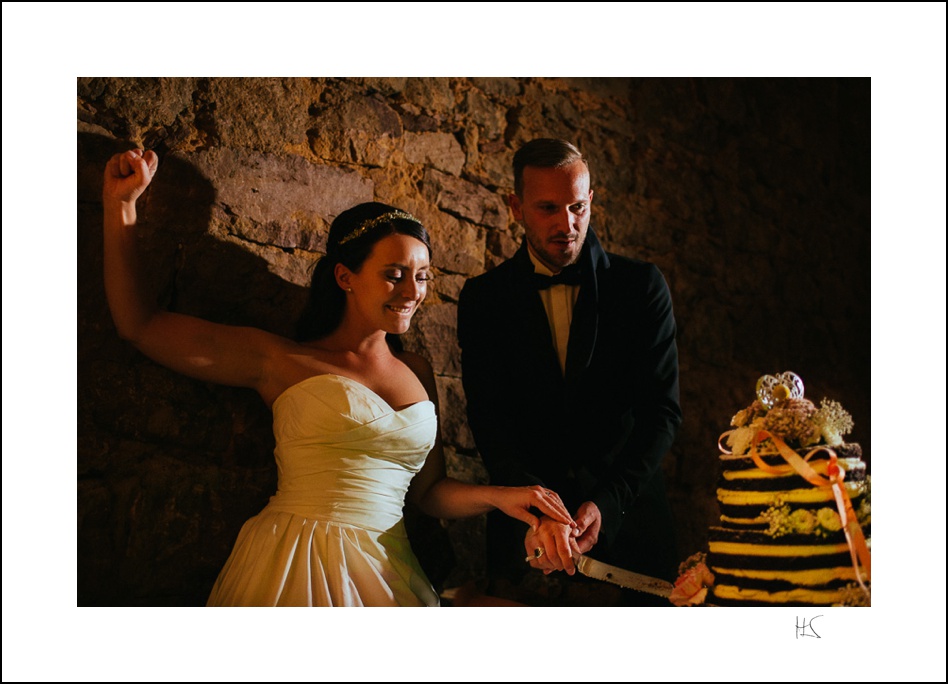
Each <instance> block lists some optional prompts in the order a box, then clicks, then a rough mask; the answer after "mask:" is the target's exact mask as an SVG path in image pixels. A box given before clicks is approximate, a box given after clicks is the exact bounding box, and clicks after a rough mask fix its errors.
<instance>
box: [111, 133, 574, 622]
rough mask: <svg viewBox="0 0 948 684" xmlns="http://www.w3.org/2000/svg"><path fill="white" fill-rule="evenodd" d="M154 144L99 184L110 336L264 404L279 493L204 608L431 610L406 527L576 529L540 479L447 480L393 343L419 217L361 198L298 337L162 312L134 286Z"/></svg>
mask: <svg viewBox="0 0 948 684" xmlns="http://www.w3.org/2000/svg"><path fill="white" fill-rule="evenodd" d="M157 168H158V157H157V156H156V155H155V153H154V152H151V151H147V152H146V151H142V150H129V151H127V152H123V153H121V154H117V155H115V156H114V157H112V158H111V159H110V160H109V162H108V164H107V165H106V169H105V178H104V184H103V211H104V231H105V234H104V248H105V255H104V257H105V287H106V296H107V299H108V304H109V309H110V311H111V313H112V318H113V320H114V322H115V326H116V329H117V331H118V334H119V335H120V336H121V337H122V338H123V339H125V340H128V341H129V342H130V343H131V344H133V345H134V346H135V347H137V348H138V349H139V350H141V351H142V352H143V353H144V354H146V355H147V356H148V357H150V358H151V359H153V360H154V361H156V362H158V363H160V364H162V365H164V366H167V367H168V368H171V369H173V370H175V371H177V372H180V373H183V374H185V375H188V376H191V377H194V378H198V379H200V380H205V381H209V382H216V383H222V384H225V385H232V386H240V387H249V388H253V389H254V390H256V391H257V393H258V394H259V395H260V397H261V398H262V399H263V401H264V402H265V403H266V404H267V406H269V407H270V408H271V410H272V411H273V429H274V435H275V436H276V449H275V451H274V455H275V458H276V461H277V468H278V484H277V492H276V493H275V495H274V496H273V497H271V499H270V502H269V503H268V504H267V506H266V507H265V508H264V509H263V510H262V511H261V512H260V513H259V514H258V515H256V516H254V517H253V518H251V519H250V520H248V521H247V522H246V523H245V524H244V526H243V527H242V529H241V531H240V534H239V536H238V538H237V541H236V543H235V545H234V549H233V551H232V552H231V555H230V557H229V558H228V560H227V562H226V563H225V565H224V568H223V569H222V570H221V573H220V575H219V576H218V578H217V581H216V583H215V584H214V587H213V589H212V591H211V595H210V598H209V599H208V605H245V606H251V605H253V606H264V605H267V606H275V605H296V606H300V605H303V606H352V605H371V606H384V605H403V606H416V605H438V596H437V594H436V593H435V591H434V589H433V588H432V586H431V583H430V582H429V581H428V579H427V578H426V577H425V574H424V572H423V570H422V569H421V566H420V565H419V563H418V561H417V559H416V558H415V555H414V553H413V552H412V550H411V547H410V544H409V541H408V537H407V534H406V532H405V526H404V523H403V521H402V507H403V505H404V502H405V500H406V497H407V499H409V500H410V501H412V502H413V503H415V504H417V506H418V507H419V508H420V509H421V510H422V511H424V512H425V513H427V514H429V515H432V516H435V517H438V518H461V517H467V516H474V515H479V514H482V513H486V512H488V511H490V510H492V509H495V508H496V509H500V510H501V511H503V512H504V513H506V514H507V515H509V516H511V517H514V518H517V519H519V520H522V521H524V522H526V523H528V524H530V525H531V526H534V527H535V526H536V525H537V523H538V522H539V521H538V518H537V517H536V515H534V513H532V512H531V509H536V510H537V511H539V512H541V513H543V514H546V515H549V516H552V517H554V518H555V519H557V520H558V521H560V522H562V523H564V524H572V519H571V518H570V516H569V513H568V512H567V510H566V508H565V507H564V505H563V503H562V501H561V500H560V498H559V496H557V495H556V494H555V493H554V492H552V491H550V490H547V489H544V488H542V487H537V486H533V487H494V486H487V485H474V484H468V483H464V482H461V481H459V480H455V479H453V478H450V477H447V475H446V471H445V464H444V454H443V451H442V446H441V438H440V430H439V428H438V420H437V415H438V413H437V412H438V403H437V402H438V399H437V397H438V395H437V389H436V386H435V380H434V374H433V372H432V370H431V366H430V364H429V363H428V362H427V361H426V360H425V359H424V358H422V357H421V356H419V355H417V354H413V353H410V352H406V351H402V350H401V346H400V344H399V343H398V338H397V335H399V334H401V333H404V332H405V331H406V330H408V328H409V325H410V323H411V318H412V316H413V315H414V313H415V312H416V311H417V310H418V307H419V306H420V304H421V302H422V301H423V300H424V298H425V294H426V291H427V286H428V280H429V277H430V276H429V270H430V260H431V248H430V243H429V238H428V233H427V231H426V230H425V228H424V226H423V225H422V224H421V223H420V222H419V221H418V220H417V219H416V218H414V217H413V216H411V215H409V214H407V213H405V212H403V211H400V210H398V209H396V208H394V207H391V206H387V205H384V204H380V203H377V202H370V203H365V204H360V205H357V206H355V207H353V208H351V209H349V210H347V211H345V212H343V213H342V214H340V215H339V216H338V217H337V218H336V219H335V220H334V221H333V223H332V226H331V228H330V231H329V238H328V243H327V248H326V256H325V257H323V258H322V259H320V261H319V262H318V263H317V264H316V268H315V270H314V273H313V283H312V288H311V291H310V300H309V303H308V305H307V307H306V310H305V311H304V314H303V317H302V319H301V321H300V325H299V335H298V340H290V339H287V338H284V337H281V336H278V335H274V334H271V333H269V332H266V331H264V330H260V329H256V328H248V327H236V326H228V325H221V324H217V323H212V322H209V321H205V320H202V319H199V318H195V317H192V316H186V315H182V314H178V313H174V312H170V311H164V310H159V309H158V308H157V306H156V305H155V304H154V303H152V302H149V301H148V300H147V299H146V298H145V297H144V296H143V295H142V292H141V291H142V288H141V283H140V277H139V275H138V269H137V252H136V248H135V237H134V233H135V230H134V229H135V225H136V219H137V214H136V201H137V199H138V198H139V197H140V196H141V194H142V193H143V192H144V191H145V189H146V188H147V187H148V185H149V184H150V183H151V182H152V180H153V178H154V176H155V173H156V171H157Z"/></svg>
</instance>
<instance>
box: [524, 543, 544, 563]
mask: <svg viewBox="0 0 948 684" xmlns="http://www.w3.org/2000/svg"><path fill="white" fill-rule="evenodd" d="M542 555H543V547H542V546H538V547H536V548H535V549H533V555H532V556H527V557H526V558H524V559H523V560H524V561H525V562H527V563H529V562H530V561H532V560H538V559H539V558H540V556H542Z"/></svg>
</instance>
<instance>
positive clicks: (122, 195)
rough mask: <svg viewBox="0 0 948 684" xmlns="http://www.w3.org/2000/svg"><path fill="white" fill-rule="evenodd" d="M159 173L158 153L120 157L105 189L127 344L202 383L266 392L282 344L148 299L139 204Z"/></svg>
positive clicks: (113, 300) (111, 270)
mask: <svg viewBox="0 0 948 684" xmlns="http://www.w3.org/2000/svg"><path fill="white" fill-rule="evenodd" d="M157 170H158V157H157V155H156V154H155V153H154V152H152V151H150V150H149V151H147V152H144V151H142V150H129V151H127V152H122V153H121V154H116V155H115V156H113V157H112V158H111V159H110V160H109V162H108V164H107V165H106V168H105V177H104V179H103V186H102V208H103V214H104V231H105V232H104V236H103V241H104V250H105V253H104V264H105V294H106V298H107V300H108V304H109V310H110V311H111V313H112V320H113V321H114V322H115V327H116V329H117V331H118V334H119V336H121V337H122V338H123V339H125V340H128V341H129V342H131V343H132V344H133V345H135V347H137V348H138V349H139V350H140V351H141V352H142V353H144V354H145V355H146V356H148V357H149V358H151V359H153V360H154V361H156V362H158V363H160V364H162V365H164V366H167V367H168V368H171V369H172V370H175V371H178V372H179V373H183V374H185V375H189V376H191V377H194V378H198V379H200V380H207V381H210V382H217V383H221V384H225V385H233V386H240V387H252V388H254V389H257V390H258V391H260V390H261V387H262V386H263V383H264V382H265V380H266V376H267V362H268V359H269V358H270V350H271V349H272V348H273V347H274V345H275V344H277V341H278V339H279V338H277V337H276V336H274V335H271V334H270V333H267V332H265V331H263V330H258V329H256V328H245V327H236V326H228V325H221V324H218V323H212V322H210V321H205V320H202V319H200V318H195V317H193V316H185V315H182V314H177V313H172V312H168V311H163V310H160V309H159V308H158V306H157V303H156V302H154V301H149V299H148V298H147V297H145V296H144V294H143V287H142V282H141V275H140V269H139V254H138V249H137V245H136V234H135V233H136V230H135V227H136V222H137V219H138V214H137V209H136V202H137V200H138V198H139V197H140V196H141V195H142V193H143V192H144V191H145V189H146V188H147V187H148V186H149V184H150V183H151V182H152V179H153V178H154V176H155V173H156V172H157Z"/></svg>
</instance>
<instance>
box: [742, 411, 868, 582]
mask: <svg viewBox="0 0 948 684" xmlns="http://www.w3.org/2000/svg"><path fill="white" fill-rule="evenodd" d="M768 437H769V438H770V440H771V441H772V442H773V443H774V445H775V446H776V447H777V453H779V454H780V455H781V456H783V458H784V459H785V460H786V461H787V463H789V464H790V465H791V466H792V467H793V469H794V470H796V471H797V473H799V474H800V476H801V477H802V478H803V479H805V480H806V481H807V482H809V483H810V484H812V485H814V486H816V487H832V488H833V498H834V499H835V500H836V508H837V509H838V510H839V519H840V522H841V524H842V528H843V533H844V534H845V535H846V543H847V545H848V546H849V554H850V556H851V557H852V561H853V569H854V570H855V571H856V581H857V582H859V586H860V587H862V589H863V591H865V592H866V593H867V594H868V593H869V589H868V588H867V587H866V585H865V584H864V583H863V581H862V577H861V573H860V571H859V563H860V562H862V566H863V567H864V568H865V570H866V579H867V580H869V579H870V577H871V575H872V571H871V560H870V554H869V547H868V546H867V545H866V537H865V535H863V533H862V527H861V526H860V525H859V520H858V519H857V518H856V512H855V511H854V510H853V504H852V501H851V500H850V499H849V495H848V494H847V493H846V489H845V487H843V479H844V478H845V476H846V471H845V470H844V469H843V468H840V467H839V464H838V463H837V458H836V452H835V451H833V450H832V449H831V448H829V447H827V446H818V447H814V448H813V449H812V450H810V451H809V452H808V453H807V455H806V456H804V457H802V458H801V457H800V455H799V454H798V453H797V452H795V451H794V450H793V449H791V448H790V447H788V446H787V444H786V442H784V441H783V440H782V439H781V438H780V437H778V436H777V435H775V434H773V433H771V432H768V431H767V430H758V431H757V434H756V435H754V440H753V442H752V443H751V449H750V455H751V458H752V459H753V460H754V463H756V464H757V467H758V468H760V469H761V470H763V471H764V472H766V473H770V474H771V475H782V474H783V473H784V472H786V471H785V470H784V468H783V467H776V466H771V465H767V464H766V463H765V462H764V460H763V459H762V458H761V457H760V455H759V454H758V453H757V444H758V443H760V442H762V441H763V440H765V439H767V438H768ZM820 451H825V452H826V453H828V454H829V457H830V459H829V464H828V465H827V467H826V472H827V474H828V475H829V478H828V479H827V478H825V477H823V476H822V475H820V474H819V473H818V472H816V470H814V469H813V466H811V465H810V464H809V463H808V461H809V460H810V457H811V456H813V454H816V453H819V452H820Z"/></svg>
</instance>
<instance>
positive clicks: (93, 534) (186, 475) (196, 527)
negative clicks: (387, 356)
mask: <svg viewBox="0 0 948 684" xmlns="http://www.w3.org/2000/svg"><path fill="white" fill-rule="evenodd" d="M869 92H870V91H869V80H868V79H720V78H719V79H621V78H562V79H560V78H557V79H544V78H422V79H419V78H292V79H279V78H266V79H253V78H250V79H245V78H240V79H234V78H80V79H77V149H78V167H77V174H78V183H77V195H78V202H79V204H78V209H77V236H78V255H77V256H78V297H77V301H78V382H79V385H78V395H79V396H78V399H79V404H78V405H79V413H78V417H77V418H78V440H77V442H78V460H77V467H78V484H77V493H78V531H77V539H78V550H79V556H78V603H79V605H130V606H139V605H201V604H203V603H204V601H205V600H206V597H207V594H208V592H209V590H210V586H211V584H212V583H213V581H214V578H215V576H216V574H217V572H218V571H219V570H220V568H221V566H222V565H223V563H224V560H225V559H226V557H227V555H228V553H229V552H230V548H231V546H232V544H233V542H234V539H235V538H236V536H237V532H238V531H239V529H240V526H241V525H242V524H243V522H244V521H245V520H246V519H247V518H249V517H250V516H252V515H253V514H255V513H256V512H257V511H258V510H259V509H260V508H261V507H262V506H263V505H264V504H265V503H266V501H267V499H268V497H269V496H270V495H271V494H272V492H273V488H274V486H275V482H276V473H275V467H274V464H273V457H272V449H273V436H272V432H271V428H270V413H269V411H268V410H267V409H266V407H265V406H264V404H263V402H261V401H260V399H259V398H258V397H257V396H256V395H255V394H254V393H253V392H251V391H249V390H242V389H234V388H227V387H219V386H214V385H208V384H206V383H202V382H198V381H194V380H190V379H188V378H185V377H182V376H180V375H177V374H175V373H173V372H171V371H168V370H166V369H164V368H161V367H159V366H157V365H156V364H154V363H152V362H151V361H149V360H148V359H146V358H145V357H143V356H142V355H141V354H139V353H138V352H136V351H135V350H134V349H132V348H131V347H130V346H129V345H127V344H125V343H124V342H122V341H121V340H119V339H118V338H117V336H116V335H115V330H114V327H113V325H112V322H111V319H110V317H109V314H108V309H107V307H106V304H105V297H104V292H103V285H102V254H101V252H102V239H101V204H100V194H101V177H102V169H103V167H104V164H105V162H106V160H107V159H108V158H109V156H111V155H112V154H113V153H115V152H117V151H120V150H123V149H128V148H129V147H131V146H135V145H144V146H147V147H151V148H154V149H156V150H157V151H158V153H159V155H160V157H161V167H160V170H159V175H158V178H157V179H156V182H155V184H154V186H153V187H152V188H151V189H150V190H149V191H148V193H146V195H145V196H144V197H143V199H142V201H141V219H142V224H143V226H142V231H141V238H140V241H141V248H142V251H143V253H144V254H145V265H146V267H145V281H146V284H147V286H148V287H149V288H150V289H151V290H152V291H153V292H154V293H155V296H156V297H157V298H158V299H159V300H160V301H161V302H162V303H163V304H164V305H167V306H169V307H170V308H172V309H174V310H177V311H181V312H185V313H191V314H194V315H199V316H203V317H206V318H209V319H211V320H216V321H219V322H225V323H233V324H240V325H254V326H258V327H262V328H265V329H268V330H271V331H273V332H276V333H279V334H284V335H292V332H293V328H294V325H295V321H296V317H297V316H298V314H299V311H300V310H301V308H302V306H303V303H304V302H305V298H306V292H307V286H308V283H309V277H310V273H311V271H312V267H313V264H314V263H315V262H316V260H317V259H318V258H319V257H320V256H321V254H322V253H323V251H324V250H325V240H326V232H327V230H328V225H329V223H330V222H331V220H332V218H333V217H334V216H335V215H336V214H338V213H339V212H340V211H341V210H342V209H344V208H346V207H348V206H351V205H352V204H356V203H358V202H361V201H366V200H369V199H375V200H377V201H382V202H387V203H390V204H393V205H395V206H398V207H401V208H404V209H405V210H407V211H410V212H412V213H413V214H414V215H416V216H418V217H419V218H420V219H421V220H422V221H423V222H424V223H425V224H426V225H428V226H429V228H430V231H431V234H432V239H433V247H434V269H435V272H436V273H435V274H436V278H435V280H434V281H433V283H432V286H431V288H430V290H431V294H430V295H429V300H428V301H427V302H426V304H425V306H423V307H422V309H421V311H420V312H419V314H418V315H417V317H416V320H415V322H414V324H413V327H412V329H411V330H410V331H409V332H408V333H407V334H406V335H404V336H403V341H404V343H405V344H406V346H407V347H408V348H410V349H413V350H416V351H418V352H419V353H422V354H424V355H425V356H426V357H428V358H429V359H430V360H431V362H432V365H433V366H434V368H435V372H436V374H437V376H438V383H439V397H440V403H441V412H442V428H443V434H444V441H445V452H446V460H447V467H448V472H449V473H450V474H451V475H453V476H456V477H459V478H460V479H464V480H468V481H472V482H481V483H483V482H487V474H486V472H485V471H484V469H483V464H482V462H481V461H480V458H479V456H478V455H477V452H476V448H475V445H474V443H473V439H472V437H471V434H470V430H469V428H468V427H467V423H466V420H465V416H464V395H463V388H462V385H461V380H460V365H459V357H458V349H457V342H456V338H455V335H456V326H457V305H456V302H457V297H458V293H459V292H460V289H461V287H462V286H463V283H464V280H465V279H466V278H467V277H469V276H473V275H477V274H479V273H481V272H483V271H484V270H485V269H489V268H492V267H493V266H495V265H496V264H497V263H499V262H500V261H502V260H503V259H505V258H507V257H509V256H510V255H511V254H513V252H514V251H515V250H516V248H517V246H518V244H519V242H520V239H521V236H522V234H523V233H522V229H521V228H520V227H519V226H518V225H517V224H516V223H515V222H513V219H512V216H511V215H510V212H509V210H508V208H507V205H506V203H505V199H504V195H505V194H506V193H508V192H510V191H511V190H512V186H513V179H512V175H511V172H510V163H511V160H512V157H513V153H514V151H515V149H516V148H517V146H519V144H520V143H522V142H524V141H526V140H528V139H530V138H533V137H537V136H561V137H565V138H568V139H571V140H573V141H574V142H576V143H577V144H579V146H580V147H581V148H582V149H583V150H584V152H585V153H586V155H587V156H588V158H589V162H590V167H591V174H592V182H593V188H594V190H595V200H594V203H593V225H594V226H595V227H596V229H597V230H598V232H599V234H600V237H601V238H602V239H603V242H604V244H606V246H607V247H608V248H609V249H611V250H613V251H615V252H617V253H620V254H624V255H626V256H630V257H635V258H643V259H647V260H650V261H653V262H654V263H656V264H657V265H658V266H659V267H660V268H661V269H662V271H663V273H664V274H665V277H666V280H667V281H668V284H669V286H670V288H671V291H672V295H673V297H674V303H675V313H676V317H677V320H678V324H679V337H678V343H679V351H680V357H681V391H682V408H683V411H684V415H685V421H684V424H683V425H682V428H681V431H680V433H679V435H678V438H677V440H676V442H675V445H674V447H673V448H672V451H671V452H670V454H669V455H668V457H667V458H666V460H665V462H664V464H663V465H664V470H665V472H666V474H667V476H668V482H669V491H670V496H671V499H672V503H673V507H674V510H675V512H676V516H677V518H678V528H679V551H680V555H681V557H682V558H684V557H686V556H687V555H689V554H691V553H692V552H694V551H696V550H700V549H701V548H702V546H703V545H704V543H705V532H706V529H707V525H708V524H709V523H710V522H713V521H714V519H715V516H716V515H717V509H716V504H715V499H714V488H715V478H716V473H717V453H716V447H715V443H716V440H717V437H718V435H719V434H720V433H721V432H723V431H724V430H726V429H727V428H728V424H729V422H730V418H731V415H732V414H733V413H734V412H735V411H737V410H738V409H740V408H742V407H743V406H744V405H746V404H747V403H749V401H750V399H751V398H752V392H753V388H754V385H755V383H756V380H757V377H758V376H760V375H761V374H764V373H773V372H780V371H784V370H793V371H795V372H797V373H799V374H800V375H801V376H802V377H803V379H804V382H805V383H806V387H807V396H809V397H810V398H812V399H814V400H815V401H817V402H819V400H820V399H822V398H823V397H824V396H825V397H828V398H831V399H836V400H838V401H840V402H841V403H842V404H843V405H844V406H845V407H846V408H847V409H848V410H849V411H850V412H851V413H852V415H853V418H854V420H855V424H856V427H855V430H854V432H853V434H852V435H851V438H852V439H853V441H858V442H860V443H861V444H862V445H863V447H864V449H865V452H866V455H867V457H868V458H869V459H870V463H871V455H872V452H871V444H870V365H869V360H870V353H869V350H870V335H869V310H870V296H869V293H870V290H869V286H870V280H869V245H870V239H869V238H870V232H869V228H870V215H869V189H870V176H869V171H870V157H869V113H870V106H869V105H870V99H869ZM498 353H503V350H498ZM407 520H408V522H409V528H410V530H411V533H412V535H413V539H414V540H415V545H416V547H417V548H418V549H421V551H420V552H419V554H420V557H421V558H422V562H423V563H424V564H425V567H426V569H428V571H429V574H430V575H431V577H432V580H433V581H434V582H435V583H436V584H437V585H439V586H441V585H444V586H451V585H453V584H458V583H461V582H464V581H466V580H467V579H472V578H478V577H480V576H481V575H482V574H483V570H484V559H483V535H484V530H483V520H482V518H474V519H471V520H460V521H451V522H445V523H439V522H438V521H433V520H431V519H429V518H424V516H419V515H417V514H416V512H412V511H409V512H408V517H407Z"/></svg>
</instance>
